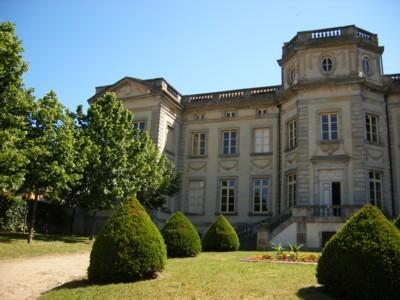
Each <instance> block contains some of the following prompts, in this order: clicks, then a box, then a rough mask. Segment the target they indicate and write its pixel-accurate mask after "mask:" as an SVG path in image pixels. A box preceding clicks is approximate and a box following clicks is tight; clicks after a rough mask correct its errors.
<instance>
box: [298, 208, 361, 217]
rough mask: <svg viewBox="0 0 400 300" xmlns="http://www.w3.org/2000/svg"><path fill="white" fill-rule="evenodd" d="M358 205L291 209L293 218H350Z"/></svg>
mask: <svg viewBox="0 0 400 300" xmlns="http://www.w3.org/2000/svg"><path fill="white" fill-rule="evenodd" d="M360 208H361V206H360V205H303V206H295V207H293V208H292V214H293V217H342V218H348V217H350V216H352V215H353V214H354V213H355V212H356V211H357V210H358V209H360Z"/></svg>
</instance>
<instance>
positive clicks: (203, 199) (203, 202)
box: [186, 178, 206, 215]
mask: <svg viewBox="0 0 400 300" xmlns="http://www.w3.org/2000/svg"><path fill="white" fill-rule="evenodd" d="M192 182H203V192H202V195H201V203H202V208H201V212H193V211H191V210H190V200H191V195H190V184H191V183H192ZM205 194H206V179H205V178H190V179H189V180H188V185H187V199H188V200H187V201H188V202H187V209H186V212H187V214H191V215H204V205H205Z"/></svg>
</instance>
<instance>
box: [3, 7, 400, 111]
mask: <svg viewBox="0 0 400 300" xmlns="http://www.w3.org/2000/svg"><path fill="white" fill-rule="evenodd" d="M0 20H1V21H5V20H7V21H12V22H14V23H15V24H16V27H17V34H18V36H19V37H20V38H21V39H22V40H23V45H24V48H25V58H26V60H27V61H28V62H29V72H28V73H27V74H26V76H25V83H26V86H27V87H33V88H34V89H35V91H36V92H35V95H36V96H37V97H41V96H43V95H44V94H45V93H46V92H47V91H49V90H50V89H54V90H55V91H56V92H57V94H58V95H59V98H60V100H61V101H62V102H63V103H64V104H65V105H66V106H67V107H68V108H70V109H75V107H76V106H77V105H78V104H85V105H86V99H87V98H89V97H90V96H91V95H92V94H93V93H94V87H95V86H98V85H105V84H110V83H113V82H115V81H117V80H119V79H121V78H122V77H124V76H133V77H137V78H142V79H146V78H154V77H164V78H166V79H167V80H168V81H169V82H170V83H171V84H172V85H174V86H175V88H177V89H178V90H179V91H180V92H181V93H183V94H189V93H200V92H210V91H216V90H225V89H235V88H245V87H253V86H263V85H274V84H280V69H279V66H278V64H277V63H276V60H277V59H279V58H280V56H281V47H282V45H283V43H284V42H285V41H289V40H290V39H291V38H292V37H293V36H294V35H295V34H296V32H297V31H303V30H312V29H317V28H326V27H334V26H343V25H351V24H355V25H357V26H359V27H361V28H363V29H366V30H368V31H371V32H373V33H377V34H378V35H379V41H380V44H381V45H383V46H385V52H384V55H383V63H384V71H385V73H400V56H399V51H400V1H399V0H380V1H379V0H376V1H371V0H369V1H368V0H363V1H350V0H337V1H323V0H319V1H305V0H303V1H290V0H286V1H266V0H263V1H252V0H247V1H234V0H226V1H219V0H210V1H190V0H186V1H185V0H182V1H174V0H169V1H166V0H165V1H162V0H160V1H156V0H150V1H145V0H143V1H133V0H131V1H119V0H109V1H100V0H96V1H95V0H82V1H77V0H76V1H74V0H64V1H61V0H58V1H51V0H47V1H41V0H37V1H33V0H32V1H28V0H26V1H23V0H0Z"/></svg>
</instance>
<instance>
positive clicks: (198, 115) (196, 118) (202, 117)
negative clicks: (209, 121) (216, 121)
mask: <svg viewBox="0 0 400 300" xmlns="http://www.w3.org/2000/svg"><path fill="white" fill-rule="evenodd" d="M193 119H194V120H204V119H205V116H204V115H203V114H196V115H194V118H193Z"/></svg>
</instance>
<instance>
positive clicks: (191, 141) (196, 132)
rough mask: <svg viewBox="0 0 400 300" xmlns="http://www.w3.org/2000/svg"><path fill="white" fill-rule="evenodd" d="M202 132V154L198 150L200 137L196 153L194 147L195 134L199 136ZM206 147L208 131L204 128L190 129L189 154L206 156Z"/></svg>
mask: <svg viewBox="0 0 400 300" xmlns="http://www.w3.org/2000/svg"><path fill="white" fill-rule="evenodd" d="M202 134H204V154H201V153H200V152H201V151H200V150H201V138H200V140H199V141H198V145H199V146H198V147H199V151H198V153H195V152H194V150H195V147H194V142H195V135H199V136H200V137H201V135H202ZM207 148H208V132H207V131H206V130H196V131H192V132H191V135H190V156H191V157H206V156H207V153H208V152H207Z"/></svg>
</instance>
